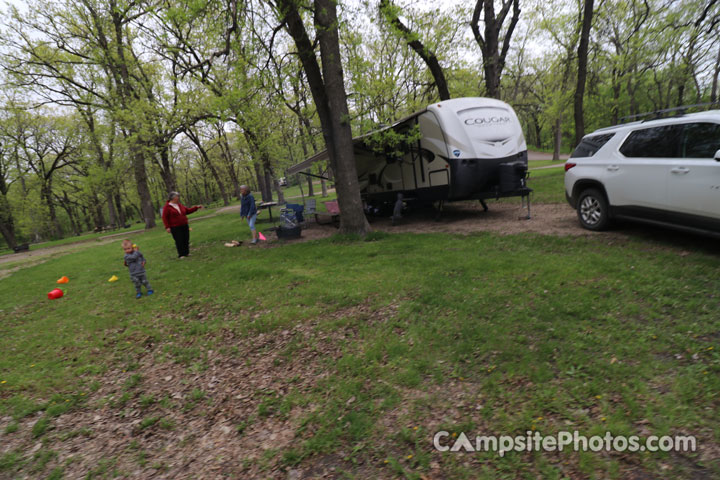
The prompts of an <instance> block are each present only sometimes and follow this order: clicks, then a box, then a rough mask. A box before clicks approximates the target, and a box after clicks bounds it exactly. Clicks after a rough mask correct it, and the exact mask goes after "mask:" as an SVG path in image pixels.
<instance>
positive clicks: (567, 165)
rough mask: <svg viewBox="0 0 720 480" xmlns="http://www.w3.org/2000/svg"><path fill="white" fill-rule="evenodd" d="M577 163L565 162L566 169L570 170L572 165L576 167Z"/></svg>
mask: <svg viewBox="0 0 720 480" xmlns="http://www.w3.org/2000/svg"><path fill="white" fill-rule="evenodd" d="M575 165H577V163H572V162H567V163H566V164H565V171H566V172H567V171H568V170H570V169H571V168H572V167H574V166H575Z"/></svg>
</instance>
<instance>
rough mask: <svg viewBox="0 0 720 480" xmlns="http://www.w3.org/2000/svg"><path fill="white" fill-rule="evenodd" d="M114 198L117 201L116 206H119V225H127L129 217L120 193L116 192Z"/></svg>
mask: <svg viewBox="0 0 720 480" xmlns="http://www.w3.org/2000/svg"><path fill="white" fill-rule="evenodd" d="M113 200H114V202H115V208H117V212H118V222H120V223H119V224H118V225H119V226H120V227H125V223H126V222H127V217H126V215H125V209H124V208H123V206H122V201H121V200H120V193H119V192H117V191H116V192H115V193H114V194H113Z"/></svg>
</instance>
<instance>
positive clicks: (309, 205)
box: [304, 198, 317, 217]
mask: <svg viewBox="0 0 720 480" xmlns="http://www.w3.org/2000/svg"><path fill="white" fill-rule="evenodd" d="M316 207H317V200H316V199H314V198H308V199H307V200H306V201H305V212H304V213H305V215H307V216H308V217H309V216H310V215H315V208H316Z"/></svg>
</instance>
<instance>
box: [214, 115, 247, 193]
mask: <svg viewBox="0 0 720 480" xmlns="http://www.w3.org/2000/svg"><path fill="white" fill-rule="evenodd" d="M221 128H222V127H221ZM219 138H220V141H221V143H220V146H221V150H222V156H223V158H224V159H225V168H226V170H227V172H228V175H229V176H230V182H231V183H232V186H233V195H234V196H235V198H237V199H238V200H240V197H241V196H242V194H241V193H240V180H239V179H238V175H237V171H236V170H235V163H234V162H233V158H232V152H231V151H230V144H229V143H228V140H227V136H226V135H225V133H224V132H221V134H220V136H219Z"/></svg>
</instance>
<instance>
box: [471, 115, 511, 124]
mask: <svg viewBox="0 0 720 480" xmlns="http://www.w3.org/2000/svg"><path fill="white" fill-rule="evenodd" d="M509 122H510V117H488V118H468V119H467V120H465V125H497V124H502V123H509Z"/></svg>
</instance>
